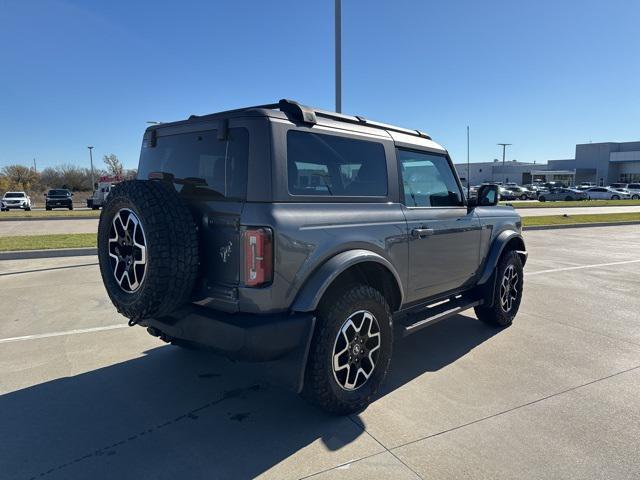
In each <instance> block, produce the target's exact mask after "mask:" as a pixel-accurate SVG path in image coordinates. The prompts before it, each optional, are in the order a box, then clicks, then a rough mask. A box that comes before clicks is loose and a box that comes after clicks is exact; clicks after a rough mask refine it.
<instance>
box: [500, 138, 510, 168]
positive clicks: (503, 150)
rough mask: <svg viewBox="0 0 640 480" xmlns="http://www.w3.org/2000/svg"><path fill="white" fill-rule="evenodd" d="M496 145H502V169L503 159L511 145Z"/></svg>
mask: <svg viewBox="0 0 640 480" xmlns="http://www.w3.org/2000/svg"><path fill="white" fill-rule="evenodd" d="M497 145H502V166H503V167H504V158H505V154H506V151H507V147H508V146H509V145H512V144H511V143H498V144H497Z"/></svg>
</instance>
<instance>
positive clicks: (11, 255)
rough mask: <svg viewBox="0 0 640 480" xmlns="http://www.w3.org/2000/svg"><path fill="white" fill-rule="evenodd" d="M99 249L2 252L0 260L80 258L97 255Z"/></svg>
mask: <svg viewBox="0 0 640 480" xmlns="http://www.w3.org/2000/svg"><path fill="white" fill-rule="evenodd" d="M97 254H98V249H97V248H93V247H91V248H61V249H51V250H17V251H14V252H0V260H28V259H32V258H57V257H80V256H89V255H97Z"/></svg>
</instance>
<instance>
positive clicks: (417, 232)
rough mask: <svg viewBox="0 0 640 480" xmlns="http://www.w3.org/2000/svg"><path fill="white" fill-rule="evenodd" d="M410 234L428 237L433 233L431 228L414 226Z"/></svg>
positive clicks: (417, 236) (416, 236)
mask: <svg viewBox="0 0 640 480" xmlns="http://www.w3.org/2000/svg"><path fill="white" fill-rule="evenodd" d="M411 235H412V236H413V237H415V238H422V237H428V236H429V235H433V228H414V229H413V230H411Z"/></svg>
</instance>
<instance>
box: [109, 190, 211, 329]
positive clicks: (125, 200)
mask: <svg viewBox="0 0 640 480" xmlns="http://www.w3.org/2000/svg"><path fill="white" fill-rule="evenodd" d="M123 209H125V210H129V211H131V212H133V213H134V214H135V215H136V216H137V218H138V220H139V222H140V225H142V228H143V232H144V237H145V241H146V271H145V273H144V276H143V279H142V281H141V283H140V286H139V288H138V289H137V290H136V291H133V292H131V291H125V290H124V289H123V288H121V287H120V284H119V283H118V281H117V280H116V278H115V274H114V266H113V263H112V260H113V259H112V257H110V256H109V237H110V230H111V227H112V225H113V221H114V218H115V217H116V216H117V215H118V214H119V212H121V211H122V210H123ZM98 259H99V263H100V273H101V274H102V280H103V282H104V285H105V287H106V289H107V293H108V294H109V298H110V299H111V301H112V302H113V304H114V305H115V307H116V308H117V309H118V312H120V313H121V314H122V315H124V316H125V317H127V318H129V319H133V320H135V321H139V320H142V319H145V318H152V317H155V318H157V317H161V316H164V315H168V314H169V313H171V312H172V311H174V310H176V309H177V308H179V307H180V306H181V305H183V304H184V303H186V302H188V301H189V298H190V295H191V292H192V291H193V288H194V285H195V281H196V277H197V274H198V264H199V262H198V236H197V229H196V225H195V222H194V220H193V217H192V215H191V213H190V211H189V209H188V208H187V206H186V204H185V203H184V201H183V200H182V199H181V198H180V197H179V196H178V194H177V193H176V191H175V190H174V189H173V188H172V187H171V186H168V185H166V184H164V183H161V182H159V181H148V180H131V181H127V182H122V183H119V184H118V185H116V186H115V187H114V188H113V190H112V191H111V193H110V194H109V198H108V200H107V203H106V204H105V205H104V207H103V209H102V212H101V214H100V223H99V226H98Z"/></svg>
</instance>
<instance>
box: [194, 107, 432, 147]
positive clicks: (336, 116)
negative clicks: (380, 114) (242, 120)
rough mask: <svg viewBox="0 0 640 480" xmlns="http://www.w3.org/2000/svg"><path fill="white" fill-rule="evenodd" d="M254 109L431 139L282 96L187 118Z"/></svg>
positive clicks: (309, 122)
mask: <svg viewBox="0 0 640 480" xmlns="http://www.w3.org/2000/svg"><path fill="white" fill-rule="evenodd" d="M256 109H267V110H280V111H281V112H283V113H285V114H287V115H290V116H292V117H294V118H296V119H297V120H299V121H301V122H303V123H307V124H310V125H315V124H316V123H317V122H318V117H322V118H327V119H330V120H337V121H340V122H347V123H354V124H359V125H367V126H368V127H373V128H380V129H383V130H390V131H393V132H398V133H404V134H406V135H413V136H417V137H422V138H426V139H427V140H431V137H430V136H429V135H427V134H426V133H425V132H422V131H420V130H411V129H409V128H402V127H396V126H395V125H389V124H387V123H382V122H374V121H372V120H367V119H366V118H365V117H363V116H361V115H345V114H343V113H337V112H330V111H327V110H318V109H315V108H312V107H308V106H306V105H302V104H300V103H298V102H296V101H295V100H288V99H285V98H283V99H282V100H280V101H279V102H278V103H269V104H265V105H255V106H252V107H245V108H237V109H235V110H226V111H224V112H218V113H214V114H211V115H202V116H199V115H191V116H190V117H189V120H195V119H203V118H207V117H214V116H215V117H219V116H226V115H229V114H233V113H241V112H246V111H247V110H256Z"/></svg>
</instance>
